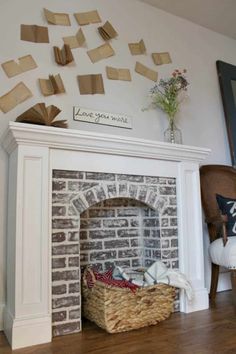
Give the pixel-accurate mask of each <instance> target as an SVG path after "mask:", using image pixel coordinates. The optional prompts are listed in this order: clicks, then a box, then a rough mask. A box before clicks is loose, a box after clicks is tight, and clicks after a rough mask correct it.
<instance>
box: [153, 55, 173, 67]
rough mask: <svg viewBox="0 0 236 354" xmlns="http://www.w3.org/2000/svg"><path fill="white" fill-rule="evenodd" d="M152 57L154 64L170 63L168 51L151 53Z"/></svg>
mask: <svg viewBox="0 0 236 354" xmlns="http://www.w3.org/2000/svg"><path fill="white" fill-rule="evenodd" d="M152 59H153V61H154V63H155V64H156V65H162V64H170V63H172V60H171V57H170V54H169V53H168V52H163V53H152Z"/></svg>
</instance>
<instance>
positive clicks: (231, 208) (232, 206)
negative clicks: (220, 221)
mask: <svg viewBox="0 0 236 354" xmlns="http://www.w3.org/2000/svg"><path fill="white" fill-rule="evenodd" d="M216 200H217V203H218V206H219V209H220V211H221V213H222V214H223V215H227V217H228V222H227V223H226V230H227V236H236V199H232V198H226V197H223V196H222V195H219V194H216Z"/></svg>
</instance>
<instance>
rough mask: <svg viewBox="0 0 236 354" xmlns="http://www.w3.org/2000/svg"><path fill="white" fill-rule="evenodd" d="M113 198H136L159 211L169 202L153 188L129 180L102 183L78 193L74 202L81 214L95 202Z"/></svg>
mask: <svg viewBox="0 0 236 354" xmlns="http://www.w3.org/2000/svg"><path fill="white" fill-rule="evenodd" d="M112 198H129V199H134V200H137V201H139V202H141V203H144V204H146V205H147V206H149V207H150V208H152V209H154V210H158V211H159V212H161V210H162V209H163V208H164V207H165V205H166V204H167V200H166V198H165V197H163V196H162V197H160V195H159V194H158V193H157V192H155V191H153V189H152V188H150V187H148V186H143V185H142V186H137V185H135V184H132V183H130V184H129V183H127V182H126V183H117V184H105V183H100V184H98V185H97V186H95V187H92V188H90V189H88V190H86V191H83V192H80V193H78V195H77V196H76V198H74V199H73V200H72V204H73V206H74V207H75V209H76V210H77V212H78V213H79V214H80V213H82V212H83V211H84V210H86V209H88V208H89V207H91V206H93V205H94V204H97V203H100V202H102V201H104V200H106V199H112Z"/></svg>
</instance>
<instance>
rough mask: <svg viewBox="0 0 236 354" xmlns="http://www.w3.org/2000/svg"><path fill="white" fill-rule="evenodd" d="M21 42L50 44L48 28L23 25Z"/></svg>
mask: <svg viewBox="0 0 236 354" xmlns="http://www.w3.org/2000/svg"><path fill="white" fill-rule="evenodd" d="M20 38H21V40H22V41H28V42H35V43H49V37H48V28H47V27H43V26H37V25H21V37H20Z"/></svg>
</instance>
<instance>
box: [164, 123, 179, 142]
mask: <svg viewBox="0 0 236 354" xmlns="http://www.w3.org/2000/svg"><path fill="white" fill-rule="evenodd" d="M164 141H165V142H167V143H172V144H182V143H183V141H182V133H181V130H180V129H179V128H177V127H176V125H175V122H174V120H169V126H168V128H167V129H166V130H165V131H164Z"/></svg>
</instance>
